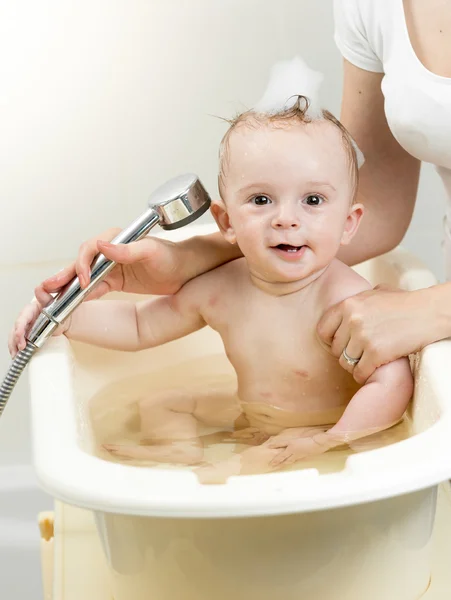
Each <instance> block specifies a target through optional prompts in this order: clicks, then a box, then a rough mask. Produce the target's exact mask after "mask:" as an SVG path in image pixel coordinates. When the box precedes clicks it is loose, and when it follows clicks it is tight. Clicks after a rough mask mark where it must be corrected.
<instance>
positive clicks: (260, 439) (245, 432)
mask: <svg viewBox="0 0 451 600" xmlns="http://www.w3.org/2000/svg"><path fill="white" fill-rule="evenodd" d="M230 437H231V438H232V439H233V440H234V441H237V442H241V443H243V444H251V445H255V446H260V444H263V443H264V442H266V441H267V440H268V439H269V437H270V436H269V435H268V434H267V433H264V432H263V431H260V429H258V428H257V427H246V428H245V429H238V431H234V432H233V433H232V435H231V436H230Z"/></svg>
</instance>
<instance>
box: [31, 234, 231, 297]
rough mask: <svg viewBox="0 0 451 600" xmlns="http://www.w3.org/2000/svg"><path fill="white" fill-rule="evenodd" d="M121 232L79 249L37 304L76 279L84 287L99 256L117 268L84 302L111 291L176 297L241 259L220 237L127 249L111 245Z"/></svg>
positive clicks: (153, 241) (151, 241) (157, 241)
mask: <svg viewBox="0 0 451 600" xmlns="http://www.w3.org/2000/svg"><path fill="white" fill-rule="evenodd" d="M119 232H120V229H109V230H108V231H106V232H104V233H103V234H101V235H100V236H96V237H94V238H92V239H90V240H88V241H87V242H85V243H83V244H82V245H81V246H80V250H79V253H78V257H77V259H76V261H75V262H74V263H72V264H71V265H69V266H68V267H66V268H65V269H63V270H62V271H60V272H59V273H57V274H56V275H53V276H52V277H49V278H48V279H46V280H45V281H43V282H42V283H41V284H40V285H39V286H38V287H37V288H36V290H35V296H36V298H38V297H39V298H41V299H42V300H43V301H44V302H47V303H48V302H49V301H50V300H51V299H52V298H51V296H50V294H53V293H55V292H58V291H59V290H60V288H62V287H63V286H64V285H66V284H67V283H68V282H69V281H71V279H72V278H73V277H75V276H76V275H78V277H79V279H80V284H81V287H82V288H83V289H84V288H85V287H87V285H88V284H89V281H90V277H91V272H90V266H91V264H92V262H93V260H94V258H95V257H96V256H97V254H99V253H102V254H104V255H105V256H106V258H108V259H110V260H114V261H115V262H116V263H118V264H117V265H116V266H115V267H114V269H112V270H111V272H110V273H109V274H108V275H107V277H106V278H105V279H104V280H103V281H102V282H101V283H99V284H98V285H97V286H96V287H95V289H94V290H93V291H92V292H91V293H90V294H89V295H88V297H87V299H88V300H93V299H95V298H100V297H101V296H103V295H104V294H106V293H107V292H112V291H119V292H131V293H135V294H163V295H166V294H174V293H175V292H177V291H178V290H179V289H180V288H181V287H182V286H183V285H184V284H185V283H186V282H187V281H189V280H190V279H193V278H194V277H196V276H197V275H200V274H201V273H204V272H206V271H209V270H210V269H213V268H214V267H217V266H219V265H221V264H223V263H225V262H227V261H229V260H233V259H234V258H238V257H239V256H240V255H241V253H240V251H239V248H237V247H236V246H231V245H230V244H228V243H227V242H225V240H224V239H223V238H222V236H221V235H220V234H219V233H214V234H210V235H206V236H199V237H192V238H189V239H187V240H185V241H183V242H179V243H176V244H175V243H173V242H171V241H168V240H163V239H161V238H155V237H145V238H143V239H142V240H139V241H137V242H132V243H130V244H117V245H113V244H110V243H109V241H110V240H112V239H113V238H114V237H115V236H116V235H117V234H118V233H119ZM104 240H106V241H104Z"/></svg>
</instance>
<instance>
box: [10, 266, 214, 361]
mask: <svg viewBox="0 0 451 600" xmlns="http://www.w3.org/2000/svg"><path fill="white" fill-rule="evenodd" d="M210 281H211V277H210V278H209V279H208V282H210ZM208 291H209V285H208V284H207V281H206V277H204V276H200V277H198V278H197V279H193V280H192V281H190V282H189V283H187V284H186V285H185V286H184V287H183V288H181V290H180V291H179V292H177V294H174V295H173V296H172V295H171V296H161V297H155V298H151V299H149V300H146V301H144V302H139V303H137V304H135V303H133V302H129V301H126V300H125V301H124V300H96V301H92V302H86V303H84V304H81V305H80V306H79V307H78V308H77V309H76V310H75V311H74V312H73V314H72V315H71V316H70V317H69V318H68V319H67V321H65V322H64V323H63V325H61V326H60V327H59V328H58V329H57V332H56V333H57V335H60V334H61V333H64V334H65V335H66V336H67V337H68V338H70V339H73V340H78V341H81V342H86V343H88V344H92V345H95V346H102V347H104V348H111V349H115V350H128V351H135V350H141V349H144V348H151V347H153V346H158V345H160V344H164V343H166V342H169V341H171V340H175V339H177V338H180V337H182V336H185V335H188V334H189V333H191V332H193V331H196V330H198V329H201V328H202V327H204V326H205V325H206V323H205V321H204V319H203V317H202V315H201V303H202V301H203V300H204V299H205V298H208ZM40 310H41V306H40V305H39V304H38V303H37V302H36V301H34V302H33V303H31V304H30V305H28V306H27V307H25V309H24V310H23V311H22V313H21V314H20V316H19V318H18V319H17V321H16V324H15V326H14V328H13V330H12V332H11V334H10V339H9V349H10V352H11V355H12V356H14V355H15V354H16V352H17V351H18V350H20V349H22V348H23V347H25V336H26V333H27V331H28V330H29V328H30V326H31V325H32V323H33V322H34V320H35V319H36V317H37V316H38V314H39V312H40Z"/></svg>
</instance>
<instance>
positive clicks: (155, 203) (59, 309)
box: [27, 173, 211, 348]
mask: <svg viewBox="0 0 451 600" xmlns="http://www.w3.org/2000/svg"><path fill="white" fill-rule="evenodd" d="M210 203H211V199H210V196H209V195H208V192H207V191H206V190H205V188H204V186H203V185H202V183H201V182H200V180H199V178H198V177H197V176H196V175H194V174H192V173H188V174H185V175H180V176H179V177H175V178H174V179H171V180H170V181H167V182H166V183H165V184H163V185H162V186H160V187H159V188H157V189H156V190H155V191H154V192H153V193H152V195H151V196H150V198H149V208H148V209H147V210H146V212H144V213H143V214H142V215H141V216H140V217H138V218H137V219H135V221H133V223H131V224H130V225H129V226H128V227H126V228H125V229H123V230H122V231H121V232H120V233H119V234H118V235H117V236H116V237H115V238H114V239H113V240H112V241H111V243H112V244H129V243H130V242H135V241H138V240H140V239H141V238H143V237H144V236H145V235H147V233H148V232H149V231H150V230H151V229H152V228H153V227H155V225H157V224H159V225H160V227H162V228H163V229H166V230H171V229H178V228H179V227H183V226H184V225H188V224H189V223H191V222H192V221H195V220H196V219H197V218H199V217H200V216H201V215H203V214H204V213H205V212H206V211H207V210H208V208H209V206H210ZM115 265H116V263H115V262H114V261H112V260H109V259H108V258H106V257H105V256H104V255H103V254H99V255H97V257H96V258H95V259H94V261H93V263H92V265H91V279H90V282H89V285H88V286H87V287H86V288H84V289H82V288H81V286H80V281H79V279H78V277H74V279H72V281H70V282H69V283H68V284H67V285H66V286H65V287H64V288H63V289H62V290H61V291H60V292H59V293H58V295H57V296H56V298H55V299H54V300H53V301H52V303H51V304H49V306H46V307H45V308H44V309H43V310H42V312H41V314H40V315H39V317H38V318H37V319H36V321H35V323H34V325H33V327H32V328H31V330H30V333H29V334H28V336H27V340H28V341H30V342H31V343H32V344H34V345H35V346H36V347H38V348H40V347H41V346H42V345H43V344H44V342H45V341H46V339H47V338H48V337H49V336H50V335H52V333H53V331H54V330H55V329H56V327H58V325H59V324H61V323H62V322H63V321H64V320H65V319H66V318H67V317H68V316H69V315H70V314H71V313H72V311H73V310H75V308H76V307H77V306H78V305H79V304H80V303H81V302H82V301H83V300H84V298H85V297H86V296H87V295H88V294H89V293H90V292H91V291H92V290H93V288H94V287H96V285H97V284H98V283H100V281H102V280H103V279H105V277H106V276H107V274H108V273H109V272H110V271H111V270H112V269H113V267H114V266H115Z"/></svg>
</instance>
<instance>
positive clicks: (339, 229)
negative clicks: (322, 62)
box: [213, 121, 361, 282]
mask: <svg viewBox="0 0 451 600" xmlns="http://www.w3.org/2000/svg"><path fill="white" fill-rule="evenodd" d="M223 187H224V191H223V200H224V204H223V205H222V209H221V203H219V207H215V208H214V209H213V213H214V214H215V216H216V218H217V221H218V223H219V224H220V226H221V229H222V231H223V234H224V236H225V237H226V239H228V240H229V241H230V242H231V243H234V242H237V243H238V245H239V246H240V248H241V250H242V252H243V254H244V256H245V257H246V258H247V261H248V263H249V267H250V270H251V273H253V274H254V275H256V276H257V277H259V278H262V279H264V280H265V281H268V282H290V281H296V280H300V279H304V278H307V277H310V276H313V275H314V274H315V273H317V272H320V271H321V270H323V269H324V268H325V267H327V265H328V264H329V263H330V262H331V261H332V260H333V258H334V257H335V256H336V254H337V252H338V249H339V247H340V245H341V244H345V243H347V242H348V241H350V238H351V237H352V235H353V233H354V231H355V229H356V228H357V225H358V221H359V219H360V216H361V208H360V206H358V205H354V206H352V194H353V185H352V178H351V169H350V165H349V161H348V157H347V154H346V150H345V148H344V146H343V141H342V138H341V132H340V131H339V130H338V129H337V128H336V127H335V126H334V125H333V124H332V123H330V122H328V121H320V122H313V123H308V124H300V123H294V124H293V123H290V124H288V123H286V124H284V125H283V126H282V127H277V126H274V125H273V124H268V125H259V126H257V127H256V128H255V129H254V128H250V127H248V126H247V125H245V124H244V125H242V126H239V127H237V129H236V130H235V131H233V132H232V134H231V135H230V138H229V148H228V156H227V159H226V164H224V186H223Z"/></svg>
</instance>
